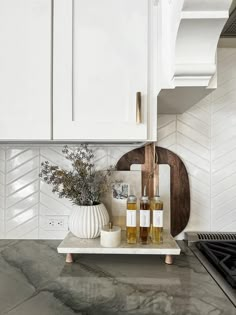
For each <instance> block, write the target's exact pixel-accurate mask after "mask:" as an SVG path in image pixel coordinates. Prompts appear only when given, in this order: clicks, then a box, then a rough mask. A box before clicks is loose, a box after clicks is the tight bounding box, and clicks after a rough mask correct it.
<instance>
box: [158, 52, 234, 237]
mask: <svg viewBox="0 0 236 315" xmlns="http://www.w3.org/2000/svg"><path fill="white" fill-rule="evenodd" d="M235 86H236V49H218V88H217V89H216V90H215V91H214V92H213V93H211V94H210V95H209V96H207V97H205V98H204V99H203V100H201V102H199V103H198V104H196V105H194V106H193V107H192V108H191V109H190V110H188V111H186V112H185V113H184V114H182V115H177V116H175V115H159V117H158V145H159V146H162V147H165V148H168V149H170V150H172V151H174V152H175V153H177V154H178V155H179V156H180V157H181V158H182V160H183V161H184V163H185V165H186V167H187V170H188V174H189V180H190V191H191V215H190V220H189V224H188V226H187V228H186V229H187V230H212V231H235V230H236V203H235V202H236V106H235V104H236V89H235Z"/></svg>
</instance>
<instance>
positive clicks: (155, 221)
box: [151, 195, 163, 244]
mask: <svg viewBox="0 0 236 315" xmlns="http://www.w3.org/2000/svg"><path fill="white" fill-rule="evenodd" d="M151 211H152V229H151V238H152V243H154V244H161V243H163V201H161V200H160V196H159V195H156V196H154V197H153V198H152V200H151Z"/></svg>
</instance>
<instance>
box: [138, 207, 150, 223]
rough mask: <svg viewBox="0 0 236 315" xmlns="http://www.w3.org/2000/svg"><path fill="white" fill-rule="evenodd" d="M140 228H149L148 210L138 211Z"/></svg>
mask: <svg viewBox="0 0 236 315" xmlns="http://www.w3.org/2000/svg"><path fill="white" fill-rule="evenodd" d="M140 226H141V227H150V210H140Z"/></svg>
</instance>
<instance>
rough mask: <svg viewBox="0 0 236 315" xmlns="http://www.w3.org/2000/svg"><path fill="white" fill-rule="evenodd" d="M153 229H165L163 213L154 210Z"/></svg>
mask: <svg viewBox="0 0 236 315" xmlns="http://www.w3.org/2000/svg"><path fill="white" fill-rule="evenodd" d="M152 224H153V227H163V211H162V210H153V223H152Z"/></svg>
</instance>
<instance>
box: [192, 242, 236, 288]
mask: <svg viewBox="0 0 236 315" xmlns="http://www.w3.org/2000/svg"><path fill="white" fill-rule="evenodd" d="M196 245H197V247H198V249H199V250H200V251H201V252H202V253H203V254H204V255H205V256H206V257H207V259H209V260H210V261H211V263H212V264H213V265H214V266H215V267H216V268H217V269H218V270H219V271H220V273H221V274H222V275H223V277H224V278H225V279H226V281H227V282H228V283H230V285H231V286H232V287H233V288H236V242H235V241H234V242H229V241H227V242H223V241H220V242H217V241H213V242H197V244H196Z"/></svg>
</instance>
